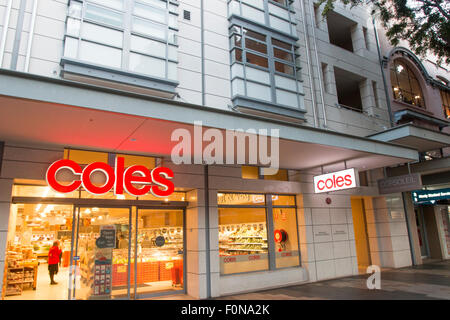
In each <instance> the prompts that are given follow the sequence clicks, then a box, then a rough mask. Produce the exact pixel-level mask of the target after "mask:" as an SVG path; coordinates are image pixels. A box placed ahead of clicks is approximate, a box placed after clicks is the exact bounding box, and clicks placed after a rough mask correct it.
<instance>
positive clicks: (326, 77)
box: [322, 64, 337, 96]
mask: <svg viewBox="0 0 450 320" xmlns="http://www.w3.org/2000/svg"><path fill="white" fill-rule="evenodd" d="M322 70H323V82H324V84H325V91H326V92H327V93H329V94H332V95H334V96H337V92H336V80H335V78H334V68H333V66H330V65H329V64H327V65H325V66H324V65H322Z"/></svg>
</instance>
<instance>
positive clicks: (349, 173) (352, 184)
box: [314, 168, 359, 193]
mask: <svg viewBox="0 0 450 320" xmlns="http://www.w3.org/2000/svg"><path fill="white" fill-rule="evenodd" d="M357 173H358V172H357V170H356V169H355V168H351V169H346V170H342V171H337V172H331V173H327V174H322V175H320V176H315V177H314V192H315V193H322V192H330V191H337V190H344V189H352V188H356V187H359V179H358V174H357Z"/></svg>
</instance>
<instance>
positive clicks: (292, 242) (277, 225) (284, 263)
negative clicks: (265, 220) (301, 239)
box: [273, 208, 300, 268]
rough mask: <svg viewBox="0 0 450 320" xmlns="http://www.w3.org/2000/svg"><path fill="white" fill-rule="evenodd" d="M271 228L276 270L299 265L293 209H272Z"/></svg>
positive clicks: (295, 221)
mask: <svg viewBox="0 0 450 320" xmlns="http://www.w3.org/2000/svg"><path fill="white" fill-rule="evenodd" d="M273 228H274V239H275V256H276V259H275V262H276V267H277V268H287V267H295V266H298V265H299V264H300V261H299V257H298V254H299V250H298V236H297V216H296V213H295V209H292V208H274V209H273Z"/></svg>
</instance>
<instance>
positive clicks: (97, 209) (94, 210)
mask: <svg viewBox="0 0 450 320" xmlns="http://www.w3.org/2000/svg"><path fill="white" fill-rule="evenodd" d="M99 210H100V209H99V208H97V207H94V208H92V212H98V211H99Z"/></svg>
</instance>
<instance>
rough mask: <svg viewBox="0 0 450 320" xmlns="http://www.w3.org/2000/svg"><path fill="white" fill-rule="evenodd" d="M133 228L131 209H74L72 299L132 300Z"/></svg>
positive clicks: (70, 294) (70, 289)
mask: <svg viewBox="0 0 450 320" xmlns="http://www.w3.org/2000/svg"><path fill="white" fill-rule="evenodd" d="M130 226H131V208H130V207H108V208H103V207H82V206H77V207H75V211H74V221H73V237H74V239H75V241H74V245H73V248H72V250H71V251H72V254H71V272H70V279H69V281H70V284H69V299H83V300H85V299H102V300H104V299H120V298H129V297H130V278H131V273H130V271H131V267H130V265H131V259H130V258H131V243H132V233H131V229H130Z"/></svg>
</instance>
